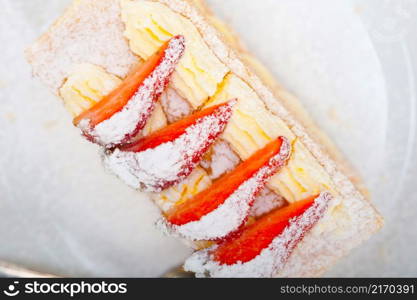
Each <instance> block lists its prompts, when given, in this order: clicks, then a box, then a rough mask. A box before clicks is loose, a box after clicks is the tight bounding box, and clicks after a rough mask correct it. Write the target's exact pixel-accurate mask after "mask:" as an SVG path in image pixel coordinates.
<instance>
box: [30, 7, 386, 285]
mask: <svg viewBox="0 0 417 300" xmlns="http://www.w3.org/2000/svg"><path fill="white" fill-rule="evenodd" d="M193 5H195V7H193ZM98 8H99V9H98ZM216 28H217V30H218V31H219V32H221V33H220V34H218V32H217V31H216ZM81 29H82V30H83V31H84V32H85V33H86V34H85V35H80V34H79V31H80V30H81ZM86 36H88V37H86ZM110 38H111V39H110ZM109 41H111V43H112V47H108V45H107V47H102V46H103V45H106V44H108V43H109ZM71 44H76V45H78V47H75V48H74V47H70V45H71ZM98 48H100V49H101V50H91V49H98ZM233 48H234V49H233ZM239 55H240V56H239ZM28 59H29V61H30V62H31V63H32V65H33V69H34V74H35V75H36V76H37V77H39V78H40V79H41V80H43V81H44V82H45V83H46V84H47V85H48V86H49V87H50V88H51V89H52V90H53V91H54V92H55V93H57V94H58V95H59V96H60V97H61V98H62V99H63V101H64V104H65V106H66V108H67V109H68V110H69V112H70V113H71V114H72V115H73V116H74V125H76V126H77V127H78V128H79V130H80V131H81V134H82V135H83V136H84V137H85V138H87V139H88V140H90V141H91V142H94V143H96V144H98V147H100V149H102V157H103V161H104V165H105V166H106V168H107V169H108V170H109V171H110V172H112V173H115V174H116V175H117V176H118V177H119V178H120V179H121V180H123V181H124V182H125V183H126V184H128V185H129V186H131V187H133V188H135V189H139V190H142V191H146V192H149V193H150V196H151V198H152V199H153V200H154V202H155V203H156V205H157V206H158V207H159V208H160V209H161V212H162V216H161V220H160V222H158V224H159V226H160V227H161V228H163V229H164V230H165V231H166V232H167V233H168V234H173V235H176V236H179V237H180V238H181V239H184V240H188V241H190V243H191V245H193V246H194V247H195V248H198V247H201V245H204V246H208V248H205V247H204V248H205V249H202V250H199V251H197V252H196V253H195V254H194V255H193V256H192V257H191V258H190V259H189V260H187V262H186V264H185V268H186V269H188V270H190V271H194V272H196V274H199V275H204V274H207V273H208V274H209V275H211V276H222V277H223V276H243V277H248V276H249V277H250V276H261V277H271V276H316V275H319V274H321V273H322V272H323V271H324V270H325V269H326V268H327V267H328V266H329V265H331V264H332V263H333V262H334V261H335V260H336V259H338V258H339V257H340V256H343V255H344V254H346V253H347V251H348V250H349V249H351V248H352V247H354V246H355V245H357V244H358V243H360V242H361V241H362V240H364V239H366V238H367V237H368V236H369V235H370V234H371V233H372V232H374V231H375V230H377V229H378V228H379V227H380V226H381V222H382V220H381V217H380V216H379V215H378V213H377V212H376V211H375V210H374V208H373V207H372V205H371V204H370V203H369V202H368V201H367V200H366V199H365V197H364V196H363V194H361V192H360V189H358V188H356V187H355V185H354V182H352V180H350V179H349V178H348V176H346V175H345V174H344V173H342V172H341V171H340V170H339V169H338V167H339V165H337V164H336V163H335V162H334V161H333V160H332V159H330V157H329V156H328V155H327V154H326V152H324V151H323V149H322V147H321V146H320V145H319V144H317V142H316V141H319V142H320V141H322V138H319V137H315V136H313V137H311V136H310V135H309V134H313V135H314V134H315V133H317V135H319V134H318V131H317V129H316V128H315V125H313V124H312V123H311V121H310V120H309V119H303V120H296V119H295V118H294V115H296V117H297V118H300V115H297V114H294V113H293V112H291V113H290V112H289V111H288V110H287V109H286V107H285V106H284V105H282V102H285V101H282V100H281V99H280V98H279V97H277V96H275V95H274V94H273V93H271V92H270V90H269V88H268V87H266V86H265V85H264V84H263V82H262V81H261V80H260V79H259V78H258V77H257V76H256V75H254V73H252V71H251V70H250V69H249V67H247V66H250V67H251V68H255V69H258V68H257V67H254V66H256V63H251V57H250V56H249V55H248V54H246V53H245V52H243V50H242V49H241V48H240V46H238V44H237V40H236V38H235V37H234V36H233V34H232V33H230V31H229V29H228V28H227V27H226V26H224V25H223V24H222V23H221V22H219V21H218V20H217V19H215V18H214V17H213V16H212V15H211V14H210V13H209V12H208V11H207V9H206V7H205V6H204V4H203V3H202V2H200V1H180V0H159V1H145V0H142V1H141V0H109V1H98V0H94V1H86V0H80V1H76V2H75V3H74V4H73V6H72V7H70V8H69V9H68V10H67V12H66V14H65V16H64V18H63V19H62V20H61V21H58V22H57V23H55V25H53V26H52V28H51V29H50V31H49V32H48V33H47V34H45V35H44V36H43V37H41V38H40V39H39V40H38V41H37V42H36V43H35V44H34V45H33V46H32V47H31V48H30V49H29V50H28ZM244 62H245V63H246V64H245V63H244ZM47 67H48V68H47ZM263 79H264V81H265V82H267V81H268V79H267V78H265V77H264V78H263ZM294 101H297V100H294ZM290 111H291V109H290ZM302 114H304V113H302ZM303 125H304V126H306V125H307V126H309V127H311V128H310V131H309V130H305V128H304V127H303ZM329 152H332V151H329ZM341 170H342V171H344V170H345V168H344V166H341ZM348 175H349V174H348ZM317 241H320V242H317ZM329 249H330V250H329ZM312 257H314V258H315V259H314V260H312V259H311V258H312Z"/></svg>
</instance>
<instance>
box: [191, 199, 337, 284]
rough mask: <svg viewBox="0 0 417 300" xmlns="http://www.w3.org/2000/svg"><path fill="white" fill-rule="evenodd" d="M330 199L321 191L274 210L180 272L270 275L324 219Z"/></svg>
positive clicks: (198, 255)
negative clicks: (321, 219)
mask: <svg viewBox="0 0 417 300" xmlns="http://www.w3.org/2000/svg"><path fill="white" fill-rule="evenodd" d="M331 199H332V197H331V195H330V193H327V192H323V193H321V194H320V195H318V196H313V197H309V198H307V199H305V200H302V201H298V202H296V203H293V204H290V205H288V206H286V207H284V208H280V209H276V210H275V211H272V212H270V213H269V214H266V215H264V216H263V217H261V218H260V219H259V220H257V221H256V222H254V223H252V224H251V225H248V226H247V227H245V228H243V229H241V230H240V232H238V233H237V234H236V235H234V236H232V237H231V238H229V239H226V240H225V241H223V242H221V243H220V244H218V245H215V246H212V247H210V248H208V249H204V250H200V251H198V252H196V253H195V254H193V255H192V256H191V257H190V258H189V259H188V260H187V261H186V262H185V265H184V269H185V270H186V271H192V272H195V273H196V274H197V275H198V276H204V275H207V274H208V275H209V276H214V277H271V276H274V275H275V274H278V273H279V272H280V271H281V269H282V268H283V267H284V265H285V263H286V262H287V260H288V258H289V257H290V255H291V253H292V252H293V250H294V248H295V247H296V246H297V245H298V243H299V242H300V241H301V240H302V239H303V237H304V235H306V234H307V233H308V231H309V230H310V229H311V228H312V227H313V226H314V225H315V224H316V223H317V222H318V221H319V220H320V218H322V217H323V216H324V214H325V211H326V209H327V207H328V204H329V201H330V200H331ZM312 259H314V258H312Z"/></svg>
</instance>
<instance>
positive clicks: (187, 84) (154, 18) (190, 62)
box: [121, 0, 229, 108]
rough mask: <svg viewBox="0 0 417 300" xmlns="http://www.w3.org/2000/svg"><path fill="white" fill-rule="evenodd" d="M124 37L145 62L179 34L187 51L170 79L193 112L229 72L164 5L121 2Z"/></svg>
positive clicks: (186, 22)
mask: <svg viewBox="0 0 417 300" xmlns="http://www.w3.org/2000/svg"><path fill="white" fill-rule="evenodd" d="M121 7H122V19H123V21H124V23H125V24H126V31H125V36H126V38H127V39H128V40H129V45H130V48H131V50H132V51H133V52H134V53H135V54H137V55H139V56H140V57H141V58H143V59H146V58H148V57H149V56H151V55H152V54H153V53H154V52H155V51H156V50H157V49H158V48H159V47H160V46H161V45H162V44H163V43H164V41H166V40H168V39H169V38H170V37H172V36H174V35H177V34H182V35H184V37H185V40H186V51H185V54H184V56H183V57H182V59H181V62H180V63H179V65H178V66H177V68H176V71H175V72H174V75H173V87H174V88H175V89H176V90H177V91H178V92H179V93H180V94H181V96H182V97H184V98H185V99H187V100H188V101H189V102H190V103H191V105H192V106H193V107H194V108H197V107H199V106H200V105H201V104H202V103H204V102H205V101H206V100H207V99H208V97H210V96H211V95H213V94H214V93H215V92H216V90H217V85H218V84H219V83H220V82H221V81H222V80H223V78H224V76H225V75H226V74H227V73H228V71H229V70H228V68H227V67H226V66H225V65H224V64H223V63H222V62H220V60H219V59H218V58H217V57H216V56H214V55H213V54H212V52H211V50H210V48H209V47H208V46H207V45H206V44H205V43H204V41H203V38H202V37H201V35H200V33H199V32H198V30H197V29H196V28H195V26H194V25H193V24H192V23H191V22H190V21H189V20H188V19H186V18H184V17H183V16H181V15H179V14H177V13H175V12H173V11H172V10H170V9H168V7H166V6H165V5H163V4H160V3H155V2H149V1H127V0H122V1H121Z"/></svg>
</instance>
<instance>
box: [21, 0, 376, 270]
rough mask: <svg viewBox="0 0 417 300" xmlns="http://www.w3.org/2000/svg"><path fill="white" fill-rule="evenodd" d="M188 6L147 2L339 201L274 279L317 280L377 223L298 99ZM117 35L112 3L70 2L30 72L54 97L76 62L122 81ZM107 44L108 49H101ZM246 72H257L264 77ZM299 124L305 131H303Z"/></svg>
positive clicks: (121, 43) (119, 26)
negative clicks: (177, 25) (208, 57)
mask: <svg viewBox="0 0 417 300" xmlns="http://www.w3.org/2000/svg"><path fill="white" fill-rule="evenodd" d="M194 1H196V0H187V1H184V0H155V1H154V2H160V3H162V4H164V5H166V6H167V7H169V8H170V9H171V10H172V11H174V12H176V13H179V14H181V15H182V16H184V17H185V18H187V19H188V20H189V21H190V22H191V23H192V24H193V25H194V26H195V27H196V28H197V30H198V31H199V33H200V34H201V36H202V37H203V39H204V41H205V43H206V44H207V46H208V47H209V48H210V50H211V51H212V52H213V53H214V54H215V55H216V57H217V58H218V59H219V60H220V61H221V62H222V63H224V64H225V65H226V66H227V67H228V68H229V69H230V70H231V72H232V73H233V74H234V75H235V76H237V77H239V78H240V79H242V80H243V81H244V82H245V83H247V84H248V85H249V86H250V87H251V88H252V89H253V90H254V91H255V92H256V94H257V95H258V96H259V97H260V99H261V100H262V101H263V103H264V104H265V106H266V107H267V108H268V110H270V111H271V112H272V113H273V114H275V115H276V116H278V117H279V118H281V119H282V120H284V122H285V123H286V124H287V125H288V126H289V127H290V128H291V131H292V133H293V134H295V135H296V136H297V138H298V139H299V140H300V141H301V142H302V143H303V145H304V146H305V147H306V148H307V149H308V150H309V152H310V153H311V154H312V155H313V156H314V157H315V158H316V160H317V161H318V162H319V163H320V164H321V165H322V166H323V167H324V169H325V170H326V172H327V173H328V174H329V176H330V177H331V178H332V180H333V182H334V183H335V186H336V187H337V193H338V194H339V195H340V197H337V199H336V201H334V202H333V203H332V205H331V207H330V209H329V213H328V214H326V216H325V217H324V218H323V219H322V220H321V221H320V222H319V223H318V224H317V225H316V226H315V227H314V228H313V229H312V231H311V232H310V233H309V234H308V235H306V237H305V239H304V240H303V241H302V242H301V243H300V245H299V246H298V247H297V249H295V251H294V252H293V254H292V255H291V258H290V259H289V261H288V263H287V264H286V266H285V267H284V269H283V270H282V272H281V273H280V274H277V276H291V277H299V276H318V275H320V274H322V273H323V272H324V271H325V270H326V269H328V268H329V267H330V266H331V265H332V264H333V263H335V261H336V260H337V259H339V258H340V257H341V256H343V255H345V254H346V253H347V252H348V251H349V250H350V249H351V248H353V247H355V246H356V245H357V244H359V243H360V242H362V241H363V240H365V239H367V238H368V237H369V236H370V235H371V234H372V233H373V232H375V231H376V230H377V229H378V228H380V227H381V225H382V218H381V216H380V215H379V214H378V213H377V211H376V210H375V209H374V207H373V206H372V205H371V204H370V203H369V202H368V201H366V200H365V197H364V195H363V194H361V193H360V191H359V190H358V189H357V188H356V187H355V185H354V181H356V179H355V178H356V177H355V176H353V177H352V176H351V174H350V171H346V170H348V169H346V167H344V166H345V164H346V163H345V160H343V159H342V158H341V157H340V156H339V155H338V154H337V152H336V151H335V150H334V149H335V148H334V147H333V146H331V145H330V146H329V145H328V142H326V141H325V140H326V138H323V137H321V136H322V133H321V132H320V131H319V130H318V129H317V127H316V126H315V125H314V123H313V122H312V121H311V120H310V118H309V117H308V114H306V113H305V112H304V110H303V109H300V108H299V107H298V106H299V104H298V103H299V102H298V101H296V100H295V99H294V98H292V96H290V95H289V94H288V93H287V92H285V91H284V90H283V89H282V88H281V87H280V86H279V85H278V84H276V83H275V81H274V80H272V79H271V78H270V77H269V75H265V72H264V71H261V72H259V69H260V68H259V67H254V66H256V65H257V63H256V62H255V61H254V60H253V59H252V57H251V56H250V55H248V54H247V52H245V50H243V49H244V48H243V47H242V46H241V44H240V42H238V41H237V40H236V39H235V41H232V40H231V38H230V36H233V34H230V32H229V31H227V32H225V33H224V34H223V37H221V36H222V35H221V34H219V32H218V31H217V30H216V29H215V28H214V27H213V26H212V25H211V23H212V22H213V20H214V19H213V17H212V16H211V15H210V14H208V13H207V9H206V8H205V6H204V5H202V3H201V1H198V4H199V5H198V8H197V9H196V8H195V7H193V5H191V2H194ZM210 19H212V21H211V22H210ZM214 23H216V21H214ZM214 23H213V24H214ZM217 27H218V26H217ZM81 29H82V30H81ZM123 30H124V25H123V23H122V21H121V19H120V6H119V1H118V0H90V1H87V0H77V1H75V2H74V4H73V5H72V6H71V7H70V8H69V9H68V10H67V11H66V13H65V14H64V15H63V16H62V17H61V18H60V19H59V20H58V21H57V22H56V23H55V24H54V25H53V26H52V27H51V28H50V29H49V30H48V32H47V33H45V34H44V35H43V36H42V37H41V38H40V39H39V40H38V41H36V42H35V43H34V44H33V45H32V46H31V47H30V48H29V49H28V51H27V57H28V60H29V62H30V63H31V64H32V67H33V72H34V75H35V76H36V77H38V78H40V79H41V80H42V81H43V82H44V83H45V84H46V85H48V86H49V88H50V89H51V90H52V91H53V92H54V93H57V92H58V89H59V88H60V87H61V86H62V84H63V82H64V81H65V78H66V77H67V76H68V74H69V73H70V72H71V68H72V67H73V66H74V65H75V64H80V63H92V64H95V65H98V66H100V67H103V68H104V69H106V70H107V71H108V72H110V73H112V74H115V75H118V76H119V77H124V76H125V75H126V74H127V73H128V71H129V68H130V66H131V65H132V64H134V63H135V62H136V61H137V58H136V57H135V56H134V55H133V54H132V52H131V50H130V49H129V46H128V43H127V41H126V40H125V38H124V37H123ZM80 31H82V34H80ZM227 36H229V38H227ZM227 39H229V42H227V41H226V40H227ZM109 41H111V43H112V47H108V45H107V44H108V42H109ZM73 45H77V47H73ZM245 57H246V58H245ZM253 70H255V71H256V72H257V73H259V74H261V77H262V78H263V80H261V79H260V78H259V77H258V76H257V75H255V74H254V72H253ZM264 82H265V83H264ZM266 84H267V85H268V87H267V86H266ZM271 89H273V90H274V91H275V93H272V92H271ZM294 103H297V104H296V105H294ZM305 127H308V128H309V130H308V132H307V130H306V129H305ZM311 136H314V138H311ZM322 145H325V146H326V149H324V147H323V146H322ZM331 157H332V158H331ZM335 161H336V162H337V163H336V162H335ZM349 177H351V178H353V179H349Z"/></svg>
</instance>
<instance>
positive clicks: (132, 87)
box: [74, 35, 185, 147]
mask: <svg viewBox="0 0 417 300" xmlns="http://www.w3.org/2000/svg"><path fill="white" fill-rule="evenodd" d="M184 49H185V41H184V37H183V36H181V35H178V36H175V37H173V38H171V39H170V40H169V41H167V42H166V43H165V44H163V45H162V46H161V47H160V48H159V49H158V51H157V52H156V53H154V54H153V55H152V56H151V57H149V58H148V59H147V61H146V62H145V63H143V64H141V65H139V66H138V67H136V68H135V69H134V70H133V71H132V72H131V74H129V75H128V76H127V77H126V78H125V79H124V81H123V82H122V83H121V84H120V85H119V86H118V87H117V88H116V89H114V90H113V91H112V92H111V93H110V94H108V95H107V96H105V97H104V98H103V99H102V100H101V101H100V102H98V103H96V104H95V105H94V106H92V107H91V108H89V109H87V110H85V111H83V112H82V113H81V114H80V115H78V116H77V117H76V118H75V119H74V124H75V125H76V126H78V127H79V128H80V129H81V130H82V132H83V134H84V135H85V136H86V137H87V138H88V139H89V140H91V141H93V142H96V143H98V144H100V145H103V146H106V147H113V146H114V145H118V144H123V143H126V142H128V141H129V140H130V139H131V138H132V137H134V136H135V135H136V134H137V133H138V132H139V131H140V130H141V129H142V128H143V127H145V124H146V121H147V120H148V118H149V117H150V116H151V114H152V112H153V110H154V107H155V102H156V101H157V100H158V98H159V96H160V95H161V94H162V92H163V91H164V89H165V87H166V86H167V84H168V80H169V77H170V76H171V74H172V73H173V71H174V69H175V66H176V64H177V63H178V61H179V59H180V58H181V56H182V55H183V53H184Z"/></svg>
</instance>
